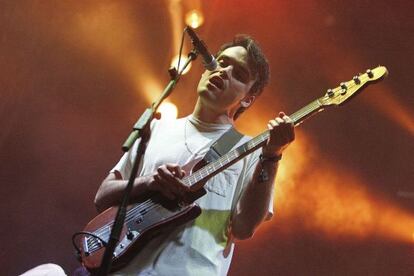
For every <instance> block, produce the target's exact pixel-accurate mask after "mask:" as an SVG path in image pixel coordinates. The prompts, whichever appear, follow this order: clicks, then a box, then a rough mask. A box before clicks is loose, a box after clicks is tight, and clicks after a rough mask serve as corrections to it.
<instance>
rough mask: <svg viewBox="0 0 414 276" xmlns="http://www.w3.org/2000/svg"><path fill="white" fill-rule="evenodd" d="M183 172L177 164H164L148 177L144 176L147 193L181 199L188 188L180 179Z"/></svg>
mask: <svg viewBox="0 0 414 276" xmlns="http://www.w3.org/2000/svg"><path fill="white" fill-rule="evenodd" d="M184 176H185V171H184V170H182V169H181V167H180V166H178V165H177V164H165V165H162V166H160V167H158V169H157V171H155V172H154V173H153V174H151V175H149V176H144V177H146V178H147V179H145V183H146V185H147V189H148V191H155V192H159V193H161V194H162V195H163V196H165V197H166V198H168V199H171V200H173V199H176V198H183V197H184V196H185V194H186V193H187V192H189V191H190V188H189V187H188V186H187V185H185V184H184V183H183V182H182V181H181V179H182V178H183V177H184Z"/></svg>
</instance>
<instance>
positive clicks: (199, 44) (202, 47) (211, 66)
mask: <svg viewBox="0 0 414 276" xmlns="http://www.w3.org/2000/svg"><path fill="white" fill-rule="evenodd" d="M185 30H186V31H187V33H188V35H189V36H190V38H191V43H192V44H193V46H194V48H195V49H196V50H197V52H198V53H199V54H200V55H201V57H202V58H203V65H204V67H205V68H206V69H207V70H209V71H213V70H215V69H216V68H217V61H216V59H215V58H214V56H213V55H212V54H210V52H209V51H208V49H207V46H206V44H205V43H204V41H202V40H201V39H199V38H198V36H197V34H196V33H195V32H194V30H193V29H191V28H190V27H189V26H187V27H186V28H185Z"/></svg>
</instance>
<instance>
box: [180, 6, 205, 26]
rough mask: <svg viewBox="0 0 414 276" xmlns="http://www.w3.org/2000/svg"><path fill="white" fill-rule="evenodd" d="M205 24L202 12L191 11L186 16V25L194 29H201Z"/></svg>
mask: <svg viewBox="0 0 414 276" xmlns="http://www.w3.org/2000/svg"><path fill="white" fill-rule="evenodd" d="M203 22H204V17H203V14H202V13H201V11H199V10H191V11H189V12H188V13H187V14H186V15H185V23H186V24H187V25H188V26H190V27H191V28H193V29H196V28H198V27H200V26H201V25H202V24H203Z"/></svg>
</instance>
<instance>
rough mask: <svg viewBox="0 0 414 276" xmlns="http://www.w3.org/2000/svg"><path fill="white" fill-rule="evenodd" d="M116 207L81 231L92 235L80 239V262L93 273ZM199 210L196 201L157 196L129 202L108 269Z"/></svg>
mask: <svg viewBox="0 0 414 276" xmlns="http://www.w3.org/2000/svg"><path fill="white" fill-rule="evenodd" d="M201 194H205V191H204V189H203V191H202V192H200V193H199V194H198V195H197V197H199V196H201ZM117 210H118V208H117V207H111V208H109V209H107V210H105V211H104V212H102V213H101V214H99V215H98V216H97V217H95V218H94V219H93V220H91V221H90V222H89V223H88V224H87V225H86V227H85V229H84V230H83V232H88V233H91V234H93V235H88V234H85V235H84V236H83V237H82V238H81V239H80V242H79V248H80V250H81V254H80V258H81V262H82V264H83V265H84V266H85V267H86V268H87V269H88V270H89V271H90V272H92V273H93V272H96V271H97V269H98V268H99V267H100V265H101V260H102V257H103V254H104V252H105V245H104V243H103V242H102V241H104V242H105V243H106V242H108V240H109V235H110V232H111V228H112V224H113V222H114V217H115V216H116V213H117ZM200 213H201V208H200V207H199V206H198V205H197V204H196V203H190V204H182V203H181V204H178V203H177V202H176V201H170V200H166V199H164V198H163V197H161V196H159V195H155V196H153V197H151V198H147V199H145V200H142V201H139V202H138V203H135V204H131V205H129V206H128V209H127V215H126V219H125V223H124V226H123V229H122V234H121V237H120V240H119V243H118V245H117V247H116V249H115V252H114V257H113V262H112V267H111V271H116V270H119V269H121V268H122V267H124V266H125V265H126V264H127V263H128V262H129V261H130V260H131V259H132V258H133V257H134V256H135V255H136V254H137V253H138V252H139V251H140V249H141V248H142V247H143V246H145V244H146V243H147V242H148V241H149V240H151V239H152V238H153V237H154V236H156V235H158V234H160V233H161V232H164V231H166V230H168V229H171V228H174V227H176V226H178V225H181V224H184V223H186V222H188V221H191V220H193V219H195V218H196V217H197V216H199V215H200ZM95 235H96V236H98V237H99V238H100V239H102V240H100V239H98V238H96V237H95Z"/></svg>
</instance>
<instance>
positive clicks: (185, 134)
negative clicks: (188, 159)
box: [184, 117, 198, 155]
mask: <svg viewBox="0 0 414 276" xmlns="http://www.w3.org/2000/svg"><path fill="white" fill-rule="evenodd" d="M188 121H189V119H188V117H187V118H186V119H185V124H184V145H185V148H186V149H187V151H188V152H189V153H190V154H191V155H197V154H198V153H194V152H192V151H191V150H190V147H189V146H188V143H187V124H188Z"/></svg>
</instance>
